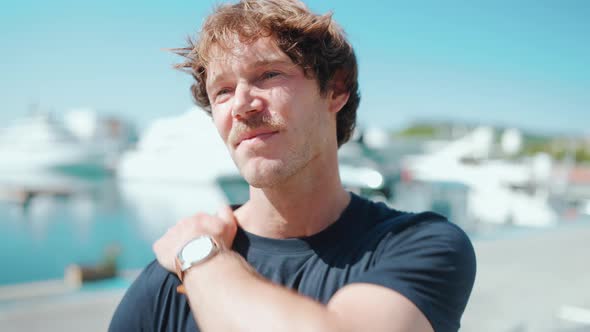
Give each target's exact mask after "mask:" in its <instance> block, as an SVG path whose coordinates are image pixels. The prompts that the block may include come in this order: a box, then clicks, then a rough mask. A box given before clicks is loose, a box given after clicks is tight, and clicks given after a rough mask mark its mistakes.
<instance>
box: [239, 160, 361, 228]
mask: <svg viewBox="0 0 590 332" xmlns="http://www.w3.org/2000/svg"><path fill="white" fill-rule="evenodd" d="M330 159H331V158H330ZM320 164H323V166H322V165H320ZM328 164H331V165H326V164H325V163H321V162H320V163H314V162H313V161H312V162H311V163H310V165H308V166H307V167H306V168H305V169H304V170H302V171H301V172H299V173H298V174H296V175H295V176H293V177H291V178H290V179H288V180H287V181H285V183H282V184H281V185H280V186H275V187H272V188H262V189H260V188H253V187H251V188H250V200H249V201H248V202H247V203H246V204H244V205H243V206H242V207H241V208H240V209H238V210H236V219H237V220H238V223H239V224H240V226H241V227H242V228H243V229H245V230H246V231H248V232H250V233H253V234H256V235H259V236H264V237H269V238H278V239H280V238H293V237H304V236H310V235H313V234H316V233H319V232H320V231H322V230H323V229H325V228H326V227H328V226H330V225H331V224H332V223H334V222H335V221H336V220H338V218H339V217H340V215H341V214H342V212H343V211H344V209H345V208H346V207H347V206H348V204H349V202H350V194H349V193H348V192H347V191H346V190H345V189H344V188H343V187H342V183H341V182H340V176H339V174H338V162H337V158H334V160H331V161H328ZM327 169H333V170H334V171H333V172H326V170H327Z"/></svg>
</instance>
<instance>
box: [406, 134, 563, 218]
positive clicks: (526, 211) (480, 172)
mask: <svg viewBox="0 0 590 332" xmlns="http://www.w3.org/2000/svg"><path fill="white" fill-rule="evenodd" d="M493 135H494V134H493V130H492V129H491V128H488V127H480V128H477V129H475V130H474V131H473V132H471V133H469V134H467V135H466V136H464V137H463V138H460V139H458V140H455V141H452V142H448V143H447V144H444V145H441V146H439V147H437V148H436V149H433V150H432V151H430V152H428V153H425V154H422V155H414V156H409V157H407V158H405V160H404V162H403V166H402V168H403V173H404V174H405V176H406V177H407V178H408V180H414V181H423V182H443V183H444V182H451V183H459V184H463V185H465V186H467V188H468V194H467V202H466V203H467V213H468V215H469V217H470V218H472V219H474V220H476V221H482V222H488V223H495V224H516V225H523V226H547V225H552V224H554V223H555V222H556V221H557V213H556V211H555V210H554V209H553V208H552V207H551V206H550V204H549V194H550V192H549V191H550V190H549V189H550V188H549V183H550V178H549V177H550V174H551V168H552V165H551V160H550V158H549V157H548V156H546V155H538V156H536V157H535V158H533V159H530V160H521V161H518V162H516V161H508V160H503V159H495V160H492V159H490V158H489V156H490V152H491V150H492V147H493V142H494V136H493ZM508 145H510V144H508Z"/></svg>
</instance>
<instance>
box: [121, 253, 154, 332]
mask: <svg viewBox="0 0 590 332" xmlns="http://www.w3.org/2000/svg"><path fill="white" fill-rule="evenodd" d="M157 270H158V267H157V262H155V261H154V262H152V263H150V264H149V265H148V266H147V267H146V268H145V269H144V270H143V271H142V272H141V273H140V274H139V276H138V277H137V279H135V281H134V282H133V284H131V286H130V287H129V289H128V290H127V292H126V293H125V295H124V296H123V299H122V300H121V302H120V303H119V305H118V306H117V309H116V310H115V313H114V314H113V318H112V319H111V324H110V326H109V332H119V331H121V332H123V331H150V330H151V329H152V328H151V327H152V326H153V324H152V320H153V310H154V301H155V297H154V289H150V288H151V287H150V286H151V285H153V284H154V279H155V278H157V277H158V271H157Z"/></svg>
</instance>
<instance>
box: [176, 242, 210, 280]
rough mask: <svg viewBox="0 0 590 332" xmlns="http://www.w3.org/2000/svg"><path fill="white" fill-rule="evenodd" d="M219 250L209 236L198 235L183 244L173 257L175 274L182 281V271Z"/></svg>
mask: <svg viewBox="0 0 590 332" xmlns="http://www.w3.org/2000/svg"><path fill="white" fill-rule="evenodd" d="M218 252H219V246H218V245H217V243H215V241H214V240H213V239H212V238H211V237H210V236H199V237H197V238H194V239H192V240H191V241H190V242H188V243H187V244H185V245H184V247H182V249H180V251H179V252H178V255H176V259H175V268H176V275H178V279H180V281H181V282H182V281H183V279H184V273H185V272H186V270H188V269H190V268H191V267H193V266H195V265H199V264H201V263H203V262H205V261H207V260H209V259H210V258H212V257H213V256H215V254H217V253H218Z"/></svg>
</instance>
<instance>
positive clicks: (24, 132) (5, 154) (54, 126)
mask: <svg viewBox="0 0 590 332" xmlns="http://www.w3.org/2000/svg"><path fill="white" fill-rule="evenodd" d="M103 162H104V160H103V153H102V152H100V151H97V149H94V148H93V147H91V146H88V145H87V144H85V143H83V142H81V141H80V140H78V139H77V138H76V137H75V136H74V135H73V134H72V133H71V132H70V131H68V130H67V129H66V128H65V126H64V125H63V124H61V123H60V122H58V121H57V120H56V119H54V118H52V117H51V116H49V115H48V114H33V115H30V116H28V117H25V118H22V119H18V120H16V121H14V122H13V123H12V124H11V125H9V126H7V127H5V128H0V173H4V174H9V173H12V172H20V173H23V172H30V171H35V170H65V171H67V170H71V169H78V168H102V167H103V166H104V165H103Z"/></svg>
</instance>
